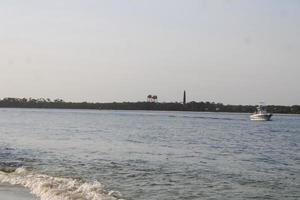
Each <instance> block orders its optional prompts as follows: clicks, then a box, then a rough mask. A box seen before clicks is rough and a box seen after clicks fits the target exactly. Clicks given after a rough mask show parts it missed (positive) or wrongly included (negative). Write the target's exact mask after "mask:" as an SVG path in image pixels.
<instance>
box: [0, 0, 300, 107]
mask: <svg viewBox="0 0 300 200" xmlns="http://www.w3.org/2000/svg"><path fill="white" fill-rule="evenodd" d="M299 36H300V1H298V0H286V1H282V0H264V1H261V0H239V1H238V0H223V1H222V0H188V1H187V0H51V1H50V0H48V1H46V0H44V1H41V0H26V1H23V0H10V1H2V0H0V70H1V71H0V98H4V97H26V98H29V97H32V98H39V97H44V98H51V99H55V98H62V99H64V100H66V101H75V102H81V101H88V102H113V101H117V102H123V101H145V100H146V96H147V95H148V94H153V95H157V96H158V100H159V101H160V102H175V101H177V102H180V101H182V96H183V90H186V91H187V101H213V102H221V103H224V104H257V103H259V102H261V101H265V102H266V103H267V104H276V105H294V104H300V37H299Z"/></svg>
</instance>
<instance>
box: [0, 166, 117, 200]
mask: <svg viewBox="0 0 300 200" xmlns="http://www.w3.org/2000/svg"><path fill="white" fill-rule="evenodd" d="M0 183H10V184H12V185H21V186H24V187H26V188H28V189H29V190H30V191H31V193H33V194H34V195H36V196H37V197H40V198H41V200H121V199H120V198H119V197H117V196H116V194H118V193H116V192H114V191H107V190H105V189H104V187H103V185H102V184H101V183H99V182H97V181H95V182H92V183H87V182H83V181H80V180H75V179H71V178H59V177H52V176H48V175H44V174H36V173H33V172H30V171H27V170H26V169H25V168H17V169H16V170H15V172H12V173H6V172H2V171H0Z"/></svg>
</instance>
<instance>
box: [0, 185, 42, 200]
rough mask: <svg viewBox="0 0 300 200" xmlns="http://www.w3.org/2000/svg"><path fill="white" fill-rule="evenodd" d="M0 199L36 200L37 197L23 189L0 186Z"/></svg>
mask: <svg viewBox="0 0 300 200" xmlns="http://www.w3.org/2000/svg"><path fill="white" fill-rule="evenodd" d="M0 199H1V200H2V199H3V200H38V198H37V197H35V196H33V195H32V194H30V192H29V191H28V190H27V189H26V188H23V187H19V186H12V185H8V184H0Z"/></svg>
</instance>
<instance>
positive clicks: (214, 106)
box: [0, 98, 300, 114]
mask: <svg viewBox="0 0 300 200" xmlns="http://www.w3.org/2000/svg"><path fill="white" fill-rule="evenodd" d="M0 107H5V108H64V109H105V110H164V111H202V112H244V113H252V112H254V111H255V110H256V106H255V105H224V104H222V103H214V102H195V101H192V102H188V103H186V104H185V105H183V104H182V103H178V102H173V103H154V102H112V103H90V102H65V101H63V100H62V99H54V100H51V99H48V98H47V99H45V98H38V99H33V98H29V99H27V98H3V99H0ZM267 110H268V111H269V112H272V113H286V114H300V105H293V106H280V105H269V106H267Z"/></svg>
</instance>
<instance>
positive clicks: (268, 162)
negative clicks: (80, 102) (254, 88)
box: [0, 109, 300, 200]
mask: <svg viewBox="0 0 300 200" xmlns="http://www.w3.org/2000/svg"><path fill="white" fill-rule="evenodd" d="M8 168H9V169H26V170H27V172H26V173H25V174H24V172H23V173H16V172H13V173H4V172H3V173H2V182H3V181H5V180H6V181H7V182H10V183H15V182H14V181H15V180H17V179H18V178H19V179H20V177H21V178H22V180H23V182H24V181H28V180H29V179H30V181H31V182H34V183H35V184H37V183H39V182H42V181H44V182H43V184H44V185H43V187H49V188H50V189H51V188H56V189H57V190H56V191H55V192H56V193H55V192H54V193H53V194H52V193H51V194H50V193H49V194H48V195H53V196H55V195H58V192H57V191H58V189H59V190H60V192H61V193H64V194H65V195H72V194H71V193H72V192H74V188H75V187H78V188H80V189H79V190H80V192H81V195H82V196H80V197H78V199H93V198H92V197H91V195H90V196H88V195H89V194H88V192H91V191H96V190H97V192H100V193H101V192H102V190H103V191H104V189H105V192H106V194H108V193H109V195H111V196H116V197H117V198H124V199H127V200H131V199H136V200H138V199H141V200H182V199H184V200H195V199H199V200H200V199H204V200H205V199H232V200H236V199H300V116H297V115H275V116H274V118H273V121H270V122H252V121H250V120H249V115H248V114H228V113H226V114H225V113H193V112H151V111H102V110H101V111H93V110H47V109H0V169H3V171H7V169H8ZM4 169H5V170H4ZM9 174H13V175H9ZM28 174H30V175H31V176H29V175H28ZM53 177H64V178H65V179H63V180H60V181H57V182H55V181H56V180H57V179H54V178H53ZM45 180H51V182H49V181H48V182H47V184H48V185H47V184H45ZM0 181H1V176H0ZM64 181H65V182H64ZM74 181H78V182H76V184H77V183H78V185H79V186H78V185H76V184H75V182H74ZM23 182H22V184H23V185H26V184H25V182H24V183H23ZM31 182H30V183H31ZM66 182H68V183H67V184H66ZM70 182H72V184H73V185H72V187H69V185H70ZM26 183H28V182H26ZM85 183H88V184H89V189H88V191H83V190H84V189H82V188H83V186H82V185H85ZM96 183H97V184H96ZM49 184H50V186H49ZM51 184H53V185H51ZM60 184H61V185H62V184H65V185H68V187H61V185H60ZM74 185H75V186H74ZM100 185H101V187H104V189H103V188H102V189H101V191H100V190H98V189H97V187H98V186H99V187H100ZM26 187H30V186H28V184H27V186H26ZM32 187H33V188H34V187H35V188H37V186H36V185H35V186H32ZM41 188H42V187H41ZM78 188H77V190H76V192H78V191H79V190H78ZM91 188H92V189H91ZM64 190H65V191H64ZM109 191H110V192H109ZM113 191H114V192H113ZM35 193H38V192H37V191H35ZM41 197H42V196H41ZM42 198H43V197H42ZM44 199H46V198H45V197H44ZM66 199H68V198H67V197H66ZM70 199H72V197H71V196H70ZM74 199H75V198H74ZM94 199H97V198H96V197H95V196H94Z"/></svg>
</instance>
